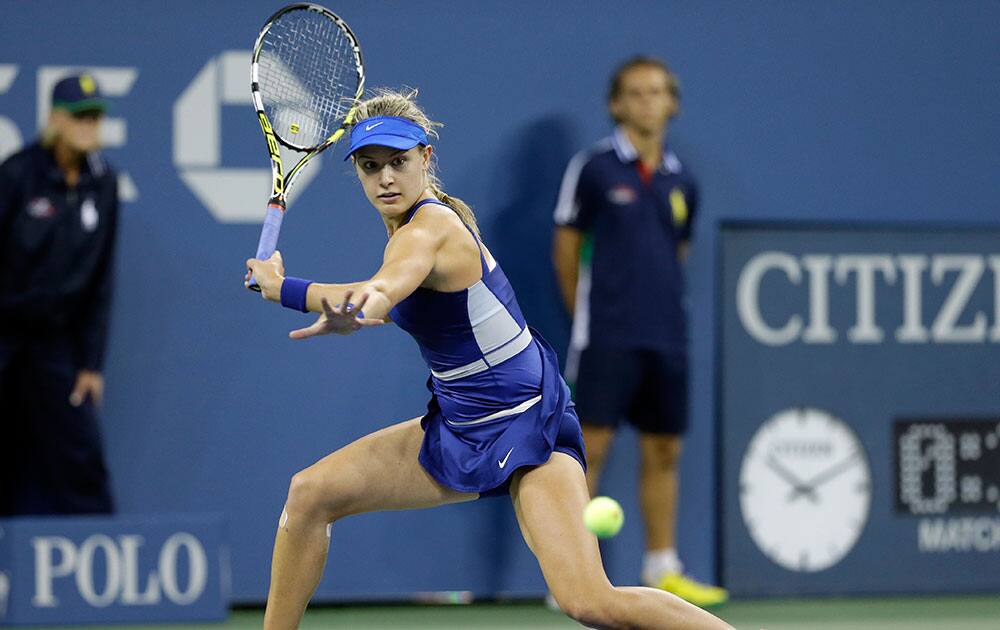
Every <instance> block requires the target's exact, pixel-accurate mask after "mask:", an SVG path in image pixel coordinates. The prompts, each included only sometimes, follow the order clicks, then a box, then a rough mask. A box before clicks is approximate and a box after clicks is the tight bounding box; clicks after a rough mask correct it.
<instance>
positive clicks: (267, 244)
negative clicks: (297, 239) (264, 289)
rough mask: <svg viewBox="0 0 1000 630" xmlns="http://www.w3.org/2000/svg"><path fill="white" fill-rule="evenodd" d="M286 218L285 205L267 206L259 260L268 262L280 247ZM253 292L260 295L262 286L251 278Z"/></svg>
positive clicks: (271, 204) (261, 233)
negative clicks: (282, 228)
mask: <svg viewBox="0 0 1000 630" xmlns="http://www.w3.org/2000/svg"><path fill="white" fill-rule="evenodd" d="M284 218H285V205H284V204H283V203H280V202H275V201H272V202H271V203H269V204H267V214H266V215H265V216H264V225H263V226H262V227H261V230H260V240H259V241H257V254H256V255H255V256H254V258H256V259H257V260H267V259H268V258H270V257H271V255H272V254H274V250H275V249H277V247H278V233H279V232H281V220H282V219H284ZM247 288H249V289H250V290H251V291H256V292H258V293H260V285H259V284H257V280H256V279H255V278H254V277H253V276H250V284H249V286H248V287H247Z"/></svg>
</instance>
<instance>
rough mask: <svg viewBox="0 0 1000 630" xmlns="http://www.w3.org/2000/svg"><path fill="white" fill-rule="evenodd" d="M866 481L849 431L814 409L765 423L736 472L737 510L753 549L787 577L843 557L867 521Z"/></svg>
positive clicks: (864, 464) (791, 411)
mask: <svg viewBox="0 0 1000 630" xmlns="http://www.w3.org/2000/svg"><path fill="white" fill-rule="evenodd" d="M870 505H871V475H870V474H869V468H868V458H867V456H866V455H865V451H864V448H863V447H862V446H861V442H860V441H858V438H857V436H856V435H855V434H854V431H852V430H851V428H850V427H848V426H847V424H845V423H844V422H843V421H842V420H839V419H838V418H835V417H834V416H832V415H831V414H829V413H827V412H825V411H822V410H820V409H812V408H799V409H787V410H785V411H782V412H780V413H778V414H776V415H774V416H772V417H771V418H770V419H768V420H767V421H766V422H764V423H763V424H762V425H761V426H760V428H759V429H758V430H757V432H756V433H755V434H754V436H753V438H752V439H751V440H750V444H749V445H748V446H747V450H746V453H745V454H744V455H743V462H742V465H741V467H740V510H741V512H742V515H743V522H744V523H745V524H746V527H747V530H748V531H749V532H750V536H751V538H753V541H754V543H756V545H757V547H758V548H759V549H760V550H761V551H762V552H763V553H764V555H766V556H767V557H768V558H770V559H771V560H772V561H774V562H775V563H777V564H778V565H780V566H782V567H784V568H786V569H789V570H791V571H806V572H811V571H822V570H823V569H826V568H828V567H831V566H833V565H835V564H837V563H838V562H840V560H841V559H842V558H843V557H844V556H846V555H847V553H848V552H849V551H850V550H851V548H852V547H853V546H854V544H855V543H856V542H857V540H858V537H859V536H860V535H861V532H862V531H863V530H864V528H865V523H866V522H867V521H868V509H869V507H870Z"/></svg>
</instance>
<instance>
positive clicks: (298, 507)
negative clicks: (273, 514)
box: [285, 468, 343, 523]
mask: <svg viewBox="0 0 1000 630" xmlns="http://www.w3.org/2000/svg"><path fill="white" fill-rule="evenodd" d="M337 498H338V497H337V492H336V489H335V488H331V487H329V484H327V483H325V482H324V481H323V479H322V477H321V476H320V475H319V474H318V473H317V472H316V471H314V470H312V469H311V468H306V469H305V470H300V471H299V472H297V473H295V475H293V476H292V481H291V483H290V484H289V485H288V499H287V500H286V501H285V511H286V512H288V513H289V514H290V515H291V514H295V515H296V516H300V517H301V516H305V517H308V518H313V517H316V518H322V519H323V520H324V521H325V522H327V523H331V522H333V521H334V520H336V519H337V518H339V517H341V516H343V514H341V513H340V510H338V508H337V506H338V503H339V502H338V501H337Z"/></svg>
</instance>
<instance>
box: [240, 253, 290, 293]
mask: <svg viewBox="0 0 1000 630" xmlns="http://www.w3.org/2000/svg"><path fill="white" fill-rule="evenodd" d="M251 276H253V278H254V280H256V281H257V285H258V286H260V295H261V297H263V298H264V299H266V300H271V301H272V302H280V301H281V282H282V281H283V280H284V279H285V263H284V261H283V260H282V259H281V252H279V251H275V252H274V253H273V254H271V257H270V258H268V259H267V260H257V259H256V258H248V259H247V275H246V277H245V278H244V279H243V286H245V287H247V288H249V287H250V277H251Z"/></svg>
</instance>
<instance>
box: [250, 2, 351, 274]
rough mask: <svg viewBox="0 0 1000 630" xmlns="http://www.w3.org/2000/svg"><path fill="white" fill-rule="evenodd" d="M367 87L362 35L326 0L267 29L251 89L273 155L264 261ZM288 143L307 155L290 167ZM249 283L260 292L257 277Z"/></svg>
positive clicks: (280, 17)
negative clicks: (307, 178) (308, 176)
mask: <svg viewBox="0 0 1000 630" xmlns="http://www.w3.org/2000/svg"><path fill="white" fill-rule="evenodd" d="M364 87H365V69H364V64H363V62H362V59H361V47H360V46H359V45H358V40H357V38H356V37H355V36H354V33H353V32H351V29H350V27H348V26H347V23H345V22H344V21H343V20H342V19H340V18H339V17H338V16H337V15H335V14H334V13H333V12H331V11H330V10H328V9H325V8H323V7H321V6H319V5H318V4H310V3H296V4H290V5H288V6H287V7H284V8H283V9H281V10H279V11H278V12H277V13H275V14H274V15H272V16H271V17H270V18H268V20H267V22H266V23H265V24H264V26H263V28H261V29H260V34H259V35H258V36H257V41H256V43H254V47H253V59H252V61H251V63H250V90H251V92H252V94H253V105H254V108H255V109H256V110H257V118H258V119H259V120H260V128H261V129H262V130H263V131H264V139H265V140H267V152H268V155H269V156H270V158H271V198H270V200H269V201H268V204H267V215H266V216H265V218H264V226H263V228H262V229H261V232H260V241H259V242H258V243H257V254H256V256H255V258H257V259H258V260H267V259H268V258H270V257H271V255H272V254H273V253H274V250H275V248H276V247H277V244H278V233H279V232H280V231H281V222H282V219H283V218H284V215H285V208H286V206H285V200H286V199H287V195H288V191H289V189H290V188H291V186H292V184H293V183H294V182H295V176H296V175H298V173H299V171H301V170H302V167H303V166H305V165H306V163H308V162H309V160H311V159H312V158H313V157H315V156H316V155H319V153H321V152H322V151H323V150H325V149H326V148H328V147H329V146H331V145H332V144H333V143H335V142H336V141H337V140H339V139H340V137H341V136H342V135H344V131H346V130H347V129H348V128H349V127H350V126H351V123H352V122H353V121H354V114H355V111H356V109H357V106H358V102H359V101H360V100H361V95H362V93H363V92H364ZM281 146H285V147H287V148H289V149H292V150H294V151H297V152H300V153H304V154H305V155H303V156H302V158H301V159H300V160H299V161H298V163H297V164H296V165H295V166H294V167H292V169H291V170H290V171H288V172H287V173H286V172H285V170H284V167H283V165H282V163H281V150H280V148H281ZM249 288H250V289H252V290H254V291H258V292H259V291H260V286H259V285H258V284H257V282H256V281H255V280H254V279H253V278H252V277H251V278H250V283H249Z"/></svg>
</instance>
